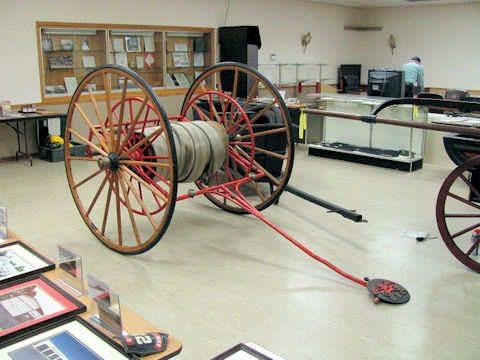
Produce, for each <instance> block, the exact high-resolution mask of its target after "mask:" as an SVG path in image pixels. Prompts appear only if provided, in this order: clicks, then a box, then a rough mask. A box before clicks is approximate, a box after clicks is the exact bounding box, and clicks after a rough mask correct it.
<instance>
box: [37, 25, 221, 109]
mask: <svg viewBox="0 0 480 360" xmlns="http://www.w3.org/2000/svg"><path fill="white" fill-rule="evenodd" d="M214 34H215V31H214V29H212V28H196V27H176V26H152V25H121V24H83V23H58V22H37V38H38V53H39V66H40V79H41V91H42V103H44V104H65V103H68V102H69V101H70V97H71V94H72V92H73V91H74V90H75V88H76V86H75V84H76V83H79V82H80V81H81V80H82V78H83V77H84V76H85V75H86V74H87V73H88V72H89V71H90V70H92V69H93V68H95V67H97V66H100V65H105V64H118V65H124V66H127V67H128V68H130V69H132V70H133V71H135V72H137V73H139V74H140V76H141V77H142V78H144V79H145V81H146V82H147V83H148V84H149V85H150V86H151V87H152V88H153V89H154V90H155V92H156V93H157V94H158V95H162V96H163V95H179V94H184V93H185V92H186V91H187V89H188V88H189V86H190V84H191V83H192V82H193V80H194V79H195V77H196V76H197V75H198V74H199V73H201V72H202V71H204V70H205V69H206V68H207V67H208V66H210V65H212V64H213V63H214V61H215V45H214V44H215V43H214ZM182 57H183V59H187V60H186V64H184V66H176V64H177V65H178V61H179V59H181V58H182ZM172 74H173V76H175V74H183V75H178V76H177V77H178V78H179V79H180V78H181V80H182V81H180V82H179V81H178V80H177V79H176V78H175V77H174V78H173V79H174V80H173V81H171V79H172V76H171V75H172ZM120 85H122V79H112V89H113V93H112V97H113V98H114V99H117V98H120V93H121V91H120ZM92 90H93V92H94V94H95V97H96V98H97V99H99V100H102V99H103V98H104V97H105V94H104V88H103V83H102V82H98V83H95V84H92ZM129 93H130V94H132V95H134V94H135V86H134V84H132V85H131V88H130V89H129ZM81 99H82V100H88V96H86V95H85V96H82V98H81Z"/></svg>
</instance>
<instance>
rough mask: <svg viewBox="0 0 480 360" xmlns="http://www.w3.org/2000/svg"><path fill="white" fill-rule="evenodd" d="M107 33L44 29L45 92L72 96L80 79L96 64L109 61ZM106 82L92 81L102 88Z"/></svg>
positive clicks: (42, 47) (43, 71)
mask: <svg viewBox="0 0 480 360" xmlns="http://www.w3.org/2000/svg"><path fill="white" fill-rule="evenodd" d="M105 49H106V36H105V31H104V30H99V29H81V28H77V29H69V28H55V27H47V28H42V29H41V50H42V62H41V63H42V73H43V79H44V86H43V92H44V95H47V96H48V95H71V94H73V92H74V91H75V89H76V87H77V83H78V81H79V80H80V79H81V78H83V77H84V76H85V74H87V73H88V71H90V70H91V69H93V68H95V67H96V66H99V65H103V64H106V58H107V57H106V51H105ZM102 86H103V85H102V84H92V87H93V90H102V89H103V88H102Z"/></svg>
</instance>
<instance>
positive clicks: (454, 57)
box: [0, 0, 480, 158]
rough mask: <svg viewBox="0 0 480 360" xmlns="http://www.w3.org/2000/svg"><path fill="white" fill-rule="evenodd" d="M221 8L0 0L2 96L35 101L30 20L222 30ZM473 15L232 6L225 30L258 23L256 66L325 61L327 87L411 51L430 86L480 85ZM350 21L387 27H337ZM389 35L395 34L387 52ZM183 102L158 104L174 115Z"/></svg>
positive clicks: (292, 3) (120, 0)
mask: <svg viewBox="0 0 480 360" xmlns="http://www.w3.org/2000/svg"><path fill="white" fill-rule="evenodd" d="M225 5H226V1H224V0H201V1H200V0H174V1H172V0H136V1H132V0H102V1H98V0H96V1H93V0H83V1H78V0H48V1H47V0H43V1H42V0H23V1H15V0H0V33H1V34H2V35H1V36H0V49H1V51H0V79H1V80H0V84H1V86H0V100H3V99H10V100H12V101H13V102H14V103H25V102H38V101H40V98H41V96H40V81H39V69H38V59H37V48H36V46H37V44H36V34H35V21H66V22H100V23H125V24H129V23H130V24H154V25H155V24H158V25H187V26H188V25H190V26H209V27H219V26H222V25H225V10H226V7H225ZM478 19H480V3H476V4H468V5H454V6H428V7H427V6H425V7H423V6H422V7H408V8H406V7H402V8H385V9H365V10H360V9H356V8H349V7H341V6H333V5H325V4H319V3H313V2H309V1H301V0H232V1H231V8H230V12H229V16H228V19H227V25H260V30H261V34H262V40H263V47H262V49H261V51H260V59H259V60H260V63H268V62H269V55H270V54H271V53H275V54H277V61H278V62H299V63H309V62H311V63H315V62H326V63H328V64H330V65H329V66H328V67H327V69H326V73H325V75H326V76H327V77H329V78H330V79H331V82H335V81H336V68H337V65H338V64H340V63H361V64H362V65H363V69H364V72H365V73H366V70H367V69H368V68H369V67H376V66H400V65H401V64H402V63H403V62H404V61H405V60H406V59H407V58H408V57H410V56H411V55H413V54H416V55H419V56H421V57H422V58H423V59H424V62H425V68H426V83H427V85H430V86H435V87H455V88H472V89H479V88H480V71H478V62H479V60H480V45H479V44H480V43H479V42H478V39H479V38H480V26H478ZM348 24H374V25H382V26H383V27H384V29H383V31H381V32H353V31H344V30H343V27H344V25H348ZM306 31H311V32H312V34H313V40H312V43H311V45H310V46H309V49H308V51H307V52H306V53H305V54H304V53H303V52H302V49H301V46H300V36H301V34H302V33H303V32H306ZM390 34H394V35H395V36H396V37H397V45H398V48H397V49H396V50H395V54H394V55H393V56H392V55H391V53H390V49H389V48H388V43H387V39H388V36H389V35H390ZM365 79H366V77H364V81H365ZM181 99H182V97H181V96H175V97H168V98H163V99H161V100H162V103H163V104H164V106H165V107H166V110H167V112H168V113H169V114H173V113H176V112H177V111H178V107H179V103H180V102H181ZM54 109H57V110H65V109H66V106H56V107H54ZM428 150H429V149H428V147H427V153H428ZM14 153H15V136H14V133H13V132H12V131H11V130H9V129H8V128H6V127H4V126H3V127H2V126H0V158H2V157H7V156H12V155H14Z"/></svg>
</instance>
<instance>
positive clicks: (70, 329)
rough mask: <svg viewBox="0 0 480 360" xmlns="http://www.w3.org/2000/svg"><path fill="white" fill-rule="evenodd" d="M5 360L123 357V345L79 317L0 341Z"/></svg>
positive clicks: (121, 359) (112, 358)
mask: <svg viewBox="0 0 480 360" xmlns="http://www.w3.org/2000/svg"><path fill="white" fill-rule="evenodd" d="M0 358H1V359H5V360H37V359H38V360H44V359H49V360H50V359H52V360H76V359H82V360H100V359H105V360H106V359H108V360H124V359H130V358H131V356H130V355H127V354H126V353H125V352H124V350H123V347H122V346H121V345H120V344H118V343H117V342H115V341H114V340H113V339H112V338H110V337H109V336H107V335H106V334H104V333H103V332H101V331H100V330H98V329H96V328H95V327H94V326H92V325H91V324H90V323H88V322H87V321H85V320H84V319H82V318H80V317H75V318H73V319H69V320H67V321H64V322H61V323H57V324H53V325H50V326H47V327H44V328H42V329H39V330H37V331H33V332H30V333H28V334H26V335H25V336H23V337H21V338H17V339H15V343H10V344H2V345H0Z"/></svg>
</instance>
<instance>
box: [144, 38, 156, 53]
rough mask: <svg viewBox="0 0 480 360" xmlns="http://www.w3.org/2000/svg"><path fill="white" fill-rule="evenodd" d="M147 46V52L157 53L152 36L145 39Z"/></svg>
mask: <svg viewBox="0 0 480 360" xmlns="http://www.w3.org/2000/svg"><path fill="white" fill-rule="evenodd" d="M143 42H144V44H145V52H155V41H154V39H153V36H152V35H146V36H144V37H143Z"/></svg>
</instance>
